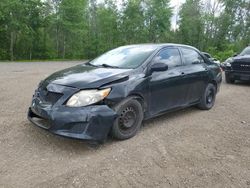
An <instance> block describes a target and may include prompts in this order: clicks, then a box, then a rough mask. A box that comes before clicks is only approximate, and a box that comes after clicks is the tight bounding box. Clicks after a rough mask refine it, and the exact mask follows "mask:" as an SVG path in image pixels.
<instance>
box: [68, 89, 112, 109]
mask: <svg viewBox="0 0 250 188" xmlns="http://www.w3.org/2000/svg"><path fill="white" fill-rule="evenodd" d="M110 91H111V88H107V89H102V90H97V89H93V90H82V91H79V92H78V93H75V94H74V95H72V96H71V97H70V99H69V100H68V101H67V103H66V106H69V107H82V106H88V105H91V104H94V103H97V102H99V101H101V100H103V99H105V98H106V97H107V96H108V95H109V93H110Z"/></svg>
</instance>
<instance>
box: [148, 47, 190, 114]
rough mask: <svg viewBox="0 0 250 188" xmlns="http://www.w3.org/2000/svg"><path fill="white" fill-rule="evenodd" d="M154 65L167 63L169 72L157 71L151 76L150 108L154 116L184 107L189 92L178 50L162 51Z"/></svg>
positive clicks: (155, 58) (165, 49) (167, 49)
mask: <svg viewBox="0 0 250 188" xmlns="http://www.w3.org/2000/svg"><path fill="white" fill-rule="evenodd" d="M154 63H166V64H167V65H168V70H167V71H161V72H156V71H155V72H152V73H151V75H150V76H149V91H150V97H149V105H150V107H149V108H150V114H151V115H152V116H154V115H157V114H159V113H161V112H164V111H167V110H170V109H173V108H177V107H180V106H182V105H184V104H185V102H186V101H185V98H186V92H187V83H186V82H185V79H184V76H183V71H182V69H183V63H182V60H181V55H180V52H179V49H178V48H173V47H171V48H164V49H162V50H161V51H160V52H159V53H158V54H157V55H156V56H155V57H154V59H153V61H152V64H154ZM152 64H151V66H152Z"/></svg>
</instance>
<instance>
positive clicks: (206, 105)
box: [198, 83, 216, 110]
mask: <svg viewBox="0 0 250 188" xmlns="http://www.w3.org/2000/svg"><path fill="white" fill-rule="evenodd" d="M215 98H216V87H215V85H214V84H211V83H209V84H208V85H207V87H206V89H205V91H204V93H203V95H202V98H201V101H200V104H198V108H200V109H201V110H210V109H211V108H212V107H213V106H214V102H215Z"/></svg>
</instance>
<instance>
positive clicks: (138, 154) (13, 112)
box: [0, 62, 250, 188]
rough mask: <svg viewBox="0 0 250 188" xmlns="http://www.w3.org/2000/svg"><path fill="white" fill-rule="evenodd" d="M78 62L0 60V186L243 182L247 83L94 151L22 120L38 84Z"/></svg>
mask: <svg viewBox="0 0 250 188" xmlns="http://www.w3.org/2000/svg"><path fill="white" fill-rule="evenodd" d="M78 63H79V62H63V63H58V62H51V63H47V62H46V63H1V64H0V70H1V71H0V86H1V87H0V134H1V136H0V187H91V188H92V187H250V84H247V83H245V84H242V83H241V84H240V83H238V84H236V85H227V84H225V83H223V85H222V87H221V92H220V93H219V95H218V96H217V101H216V105H215V107H214V108H213V109H212V110H210V111H200V110H198V109H196V108H189V109H186V110H183V111H179V112H175V113H171V114H167V115H164V116H162V117H159V118H156V119H153V120H150V121H147V122H144V127H143V128H142V130H141V131H140V132H139V134H138V135H137V136H136V137H134V138H132V139H130V140H126V141H122V142H119V141H113V140H109V141H108V142H107V143H106V144H104V145H102V146H101V147H100V148H99V149H93V148H90V147H88V146H87V145H86V144H85V143H84V142H82V141H78V140H70V139H66V138H61V137H58V136H55V135H52V134H50V133H47V132H46V131H44V130H42V129H39V128H38V127H35V126H33V125H32V124H31V123H29V122H28V120H27V119H26V113H27V109H28V106H29V104H30V102H31V96H32V94H33V91H34V89H35V88H36V87H37V84H38V82H39V81H40V80H41V79H43V78H45V77H46V76H48V75H49V74H50V73H52V72H54V71H56V70H59V69H63V68H66V67H69V66H72V65H75V64H78Z"/></svg>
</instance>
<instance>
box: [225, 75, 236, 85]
mask: <svg viewBox="0 0 250 188" xmlns="http://www.w3.org/2000/svg"><path fill="white" fill-rule="evenodd" d="M225 77H226V83H228V84H233V83H234V82H235V80H234V79H232V78H230V75H227V74H226V75H225Z"/></svg>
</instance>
